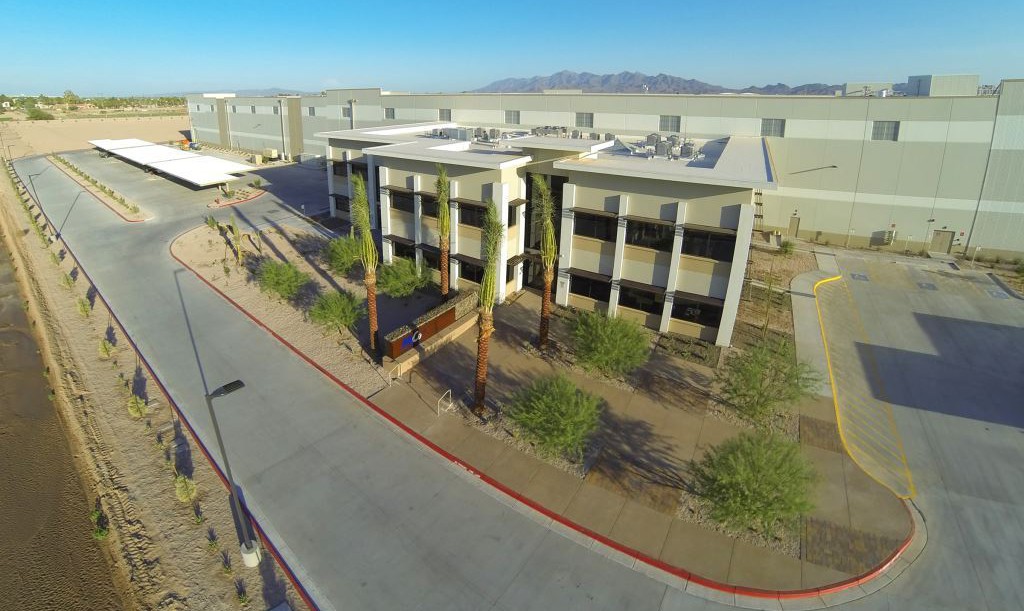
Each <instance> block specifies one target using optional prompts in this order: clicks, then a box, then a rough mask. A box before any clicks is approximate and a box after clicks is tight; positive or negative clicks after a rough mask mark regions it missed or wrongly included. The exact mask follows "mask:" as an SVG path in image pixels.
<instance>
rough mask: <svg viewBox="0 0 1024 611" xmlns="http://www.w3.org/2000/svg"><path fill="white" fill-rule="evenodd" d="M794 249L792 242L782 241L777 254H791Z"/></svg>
mask: <svg viewBox="0 0 1024 611" xmlns="http://www.w3.org/2000/svg"><path fill="white" fill-rule="evenodd" d="M794 248H796V245H795V244H793V241H792V240H783V241H782V243H781V244H779V252H781V253H782V254H784V255H791V254H793V250H794Z"/></svg>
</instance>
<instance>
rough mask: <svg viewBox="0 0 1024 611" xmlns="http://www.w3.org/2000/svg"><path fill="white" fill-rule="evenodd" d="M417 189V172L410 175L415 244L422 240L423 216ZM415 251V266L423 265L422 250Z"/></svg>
mask: <svg viewBox="0 0 1024 611" xmlns="http://www.w3.org/2000/svg"><path fill="white" fill-rule="evenodd" d="M419 190H420V175H419V174H414V175H413V177H412V192H413V195H412V220H413V226H412V227H413V229H412V230H413V240H414V241H415V242H416V244H421V243H422V242H423V222H422V220H421V219H422V218H423V208H422V205H423V203H422V201H421V199H420V196H419ZM415 252H416V266H417V267H419V266H420V265H423V251H422V250H421V249H419V248H417V249H416V250H415Z"/></svg>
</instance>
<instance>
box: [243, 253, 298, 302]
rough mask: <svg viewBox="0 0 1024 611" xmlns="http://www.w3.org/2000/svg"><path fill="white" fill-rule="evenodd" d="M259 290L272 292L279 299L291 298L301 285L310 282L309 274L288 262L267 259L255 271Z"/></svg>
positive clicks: (296, 293)
mask: <svg viewBox="0 0 1024 611" xmlns="http://www.w3.org/2000/svg"><path fill="white" fill-rule="evenodd" d="M256 278H257V280H258V282H259V285H260V290H261V291H264V292H267V293H273V294H274V295H277V296H278V297H280V298H281V299H284V300H288V301H290V300H292V299H294V298H295V296H296V295H298V294H299V291H301V290H302V287H304V286H306V284H308V283H309V282H310V278H309V275H307V274H305V273H303V272H302V271H301V270H299V268H297V267H295V265H293V264H292V263H289V262H279V261H273V260H271V259H267V260H266V261H264V262H263V263H262V264H260V267H259V269H258V270H257V272H256Z"/></svg>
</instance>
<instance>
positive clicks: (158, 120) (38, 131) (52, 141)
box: [0, 115, 189, 158]
mask: <svg viewBox="0 0 1024 611" xmlns="http://www.w3.org/2000/svg"><path fill="white" fill-rule="evenodd" d="M188 129H189V123H188V116H186V115H181V116H170V117H167V116H163V117H127V118H103V119H66V120H54V121H3V122H0V133H2V134H3V139H4V143H5V144H7V145H10V147H11V149H10V155H11V157H13V158H18V157H26V156H29V155H39V154H43V153H53V152H59V151H72V150H78V149H85V148H89V147H90V146H92V145H90V144H89V140H97V139H100V138H110V139H118V138H139V139H142V140H149V141H150V142H166V141H168V140H181V139H183V138H185V135H184V134H183V133H182V132H184V133H186V134H187V133H188ZM3 155H4V156H5V157H6V156H7V155H8V152H7V151H6V150H5V151H4V153H3Z"/></svg>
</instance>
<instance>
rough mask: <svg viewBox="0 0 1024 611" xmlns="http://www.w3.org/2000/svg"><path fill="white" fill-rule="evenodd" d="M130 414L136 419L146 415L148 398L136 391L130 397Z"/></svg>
mask: <svg viewBox="0 0 1024 611" xmlns="http://www.w3.org/2000/svg"><path fill="white" fill-rule="evenodd" d="M128 415H129V416H131V417H132V418H135V419H136V420H138V419H139V418H142V417H143V416H145V415H146V400H145V399H143V398H142V397H140V396H138V395H136V394H134V393H133V394H132V396H130V397H128Z"/></svg>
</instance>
